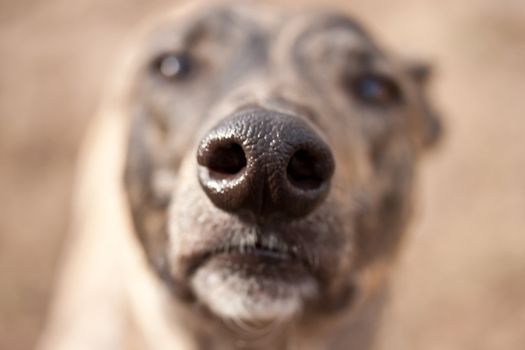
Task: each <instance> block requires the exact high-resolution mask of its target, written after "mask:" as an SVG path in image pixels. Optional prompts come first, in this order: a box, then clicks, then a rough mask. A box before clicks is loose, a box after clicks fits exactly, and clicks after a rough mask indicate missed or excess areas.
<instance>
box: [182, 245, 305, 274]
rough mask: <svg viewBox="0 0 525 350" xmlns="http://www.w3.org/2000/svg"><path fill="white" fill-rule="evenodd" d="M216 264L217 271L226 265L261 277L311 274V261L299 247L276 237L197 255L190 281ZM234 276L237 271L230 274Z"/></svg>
mask: <svg viewBox="0 0 525 350" xmlns="http://www.w3.org/2000/svg"><path fill="white" fill-rule="evenodd" d="M209 264H214V265H216V266H217V267H218V268H220V265H224V267H227V268H228V269H230V270H234V269H237V270H251V268H252V267H253V269H254V271H253V273H254V274H255V275H259V274H261V273H263V274H264V273H265V272H270V271H271V273H273V274H278V273H279V270H282V271H281V272H282V273H285V272H286V271H287V270H289V269H291V268H293V269H295V270H296V269H297V268H302V269H304V270H305V272H306V271H308V270H311V261H310V260H309V259H308V258H306V256H305V254H303V252H302V249H300V248H299V247H298V246H297V245H294V244H288V243H285V242H283V241H282V240H279V239H276V238H275V237H269V238H259V239H256V240H252V241H242V240H241V241H240V242H225V243H222V244H218V245H217V246H214V247H211V248H209V249H207V250H204V251H203V252H200V253H198V254H195V255H194V256H193V257H192V259H191V263H190V264H188V269H187V270H186V275H187V277H191V276H192V275H193V274H195V273H196V272H197V270H198V269H199V268H201V267H203V266H205V265H209ZM231 272H235V271H231Z"/></svg>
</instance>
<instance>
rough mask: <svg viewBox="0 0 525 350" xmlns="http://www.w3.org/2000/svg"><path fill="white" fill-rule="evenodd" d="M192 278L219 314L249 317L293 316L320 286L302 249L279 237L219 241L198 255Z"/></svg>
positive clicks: (204, 300)
mask: <svg viewBox="0 0 525 350" xmlns="http://www.w3.org/2000/svg"><path fill="white" fill-rule="evenodd" d="M188 278H189V279H190V281H191V284H192V286H193V289H194V291H195V293H196V294H197V296H198V297H199V299H200V300H201V301H203V302H204V303H205V304H207V305H208V306H209V307H210V309H211V310H212V311H214V312H215V313H216V314H218V315H219V316H221V317H227V318H228V317H230V318H231V317H233V318H242V319H245V320H262V319H266V320H268V319H275V318H283V317H288V316H290V315H292V314H295V313H297V312H298V311H299V310H300V309H301V307H302V306H303V302H304V300H306V299H309V298H311V297H312V296H313V295H315V294H316V293H317V289H318V285H317V281H316V278H315V277H314V273H313V270H312V266H311V264H310V262H309V259H307V258H305V255H304V254H303V252H302V250H301V249H300V248H299V247H298V246H296V245H293V244H288V243H285V242H283V241H281V240H279V239H275V237H269V238H264V239H257V240H255V241H252V242H230V243H227V244H221V245H218V246H216V247H213V248H212V249H209V250H207V251H206V252H205V253H202V254H200V256H199V257H198V258H196V259H195V260H194V264H193V266H192V267H191V269H190V270H189V275H188Z"/></svg>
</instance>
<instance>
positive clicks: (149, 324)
mask: <svg viewBox="0 0 525 350" xmlns="http://www.w3.org/2000/svg"><path fill="white" fill-rule="evenodd" d="M166 17H167V19H166V18H163V19H161V20H158V21H156V22H155V26H154V27H153V28H152V29H151V28H150V29H148V30H146V31H145V33H146V34H145V35H143V37H142V40H139V41H140V42H141V44H140V45H138V49H136V50H135V51H133V53H131V54H130V55H129V58H128V59H126V60H125V62H124V63H122V64H121V66H122V67H121V68H122V69H121V71H122V72H121V74H120V75H118V74H117V78H116V79H115V83H114V84H113V85H112V86H111V88H110V89H109V91H108V92H107V94H105V96H106V101H105V102H104V103H103V105H102V106H103V107H102V109H101V113H99V117H98V118H97V119H96V121H95V122H94V123H93V126H92V127H91V129H90V131H89V132H88V136H87V141H86V143H85V147H84V152H83V153H82V156H81V159H80V168H79V169H80V170H79V180H78V185H77V188H78V191H77V195H76V200H75V203H76V206H75V208H74V212H75V215H74V220H73V223H72V226H73V231H74V235H73V236H72V237H71V241H70V242H69V247H68V255H67V256H66V257H65V258H64V259H65V261H64V263H63V266H64V271H63V272H62V278H61V280H60V283H59V287H58V292H57V295H56V297H55V300H56V301H55V304H54V306H53V308H52V312H51V316H50V322H49V323H48V325H47V327H46V330H45V332H44V335H43V338H42V342H41V348H42V349H54V350H56V349H119V348H126V349H214V350H215V349H236V348H242V349H360V350H363V349H370V348H371V347H372V346H373V339H374V334H375V333H376V330H377V328H378V322H379V320H380V315H381V310H382V307H383V305H384V303H385V300H386V298H387V295H388V276H389V274H390V273H389V272H390V271H391V270H392V266H393V265H394V263H395V258H396V256H397V254H398V252H399V250H400V246H401V243H402V242H403V237H404V232H405V231H406V226H407V223H408V221H409V218H410V212H411V205H412V202H413V188H414V181H415V173H416V165H417V163H418V161H419V159H421V157H422V156H423V155H424V154H425V152H426V151H427V150H429V149H431V148H432V146H433V145H435V144H436V141H437V140H438V139H439V135H440V130H441V127H440V121H439V118H438V117H437V116H436V114H435V113H434V112H433V108H432V106H431V105H430V102H429V101H428V99H427V96H426V92H425V91H426V89H425V86H426V83H427V80H428V77H429V69H428V67H427V66H426V65H423V64H419V63H413V62H407V61H406V60H404V59H401V58H399V57H397V56H395V55H393V54H390V53H389V52H387V51H385V50H384V49H382V48H381V47H380V46H379V45H378V43H377V42H376V41H375V40H374V39H373V38H372V37H371V35H370V34H368V33H367V32H366V31H365V30H364V28H363V27H362V26H361V25H360V24H358V23H357V22H356V21H355V20H354V19H352V18H349V17H347V16H345V15H343V14H341V13H339V12H337V11H300V12H294V13H282V12H281V11H278V10H276V9H271V8H266V7H264V6H256V5H253V4H246V3H244V4H234V5H232V4H226V5H224V4H221V5H213V6H202V5H199V6H192V7H191V9H190V10H185V11H183V12H182V14H181V13H178V14H176V15H175V16H172V15H169V16H166Z"/></svg>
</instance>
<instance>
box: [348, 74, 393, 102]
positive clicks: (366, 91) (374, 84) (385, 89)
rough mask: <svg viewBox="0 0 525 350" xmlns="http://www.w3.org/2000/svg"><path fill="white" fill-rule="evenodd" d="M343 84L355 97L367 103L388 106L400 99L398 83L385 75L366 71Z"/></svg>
mask: <svg viewBox="0 0 525 350" xmlns="http://www.w3.org/2000/svg"><path fill="white" fill-rule="evenodd" d="M345 84H346V85H347V87H348V88H349V89H350V90H351V91H352V93H353V94H354V95H355V96H356V97H357V98H359V99H360V100H361V101H363V102H366V103H368V104H372V105H376V106H388V105H391V104H396V103H398V102H400V101H401V89H400V87H399V85H398V84H397V83H396V82H395V81H394V80H392V79H391V78H389V77H387V76H383V75H379V74H374V73H366V74H363V75H361V76H358V77H355V78H353V79H351V80H350V81H346V82H345Z"/></svg>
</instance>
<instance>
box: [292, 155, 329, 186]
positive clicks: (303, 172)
mask: <svg viewBox="0 0 525 350" xmlns="http://www.w3.org/2000/svg"><path fill="white" fill-rule="evenodd" d="M286 171H287V175H288V179H289V180H290V182H291V183H292V185H294V186H295V187H298V188H300V189H302V190H315V189H317V188H319V187H321V185H322V184H323V182H324V181H325V180H326V169H324V166H323V161H322V159H320V158H319V157H318V156H316V155H315V154H313V153H311V152H308V151H306V150H304V149H301V150H298V151H297V152H295V153H294V154H293V156H292V158H290V161H289V162H288V167H287V169H286Z"/></svg>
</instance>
